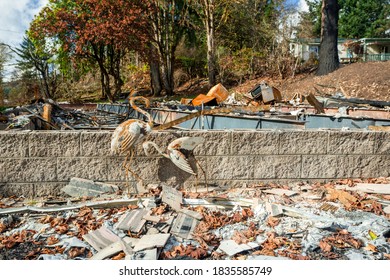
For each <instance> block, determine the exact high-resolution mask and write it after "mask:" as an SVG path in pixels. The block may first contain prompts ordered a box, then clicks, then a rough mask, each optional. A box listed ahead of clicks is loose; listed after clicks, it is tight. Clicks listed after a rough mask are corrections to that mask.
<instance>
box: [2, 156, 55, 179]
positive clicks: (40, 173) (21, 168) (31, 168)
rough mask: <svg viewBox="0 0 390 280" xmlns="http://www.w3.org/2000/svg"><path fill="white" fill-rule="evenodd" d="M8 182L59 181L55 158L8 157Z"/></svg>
mask: <svg viewBox="0 0 390 280" xmlns="http://www.w3.org/2000/svg"><path fill="white" fill-rule="evenodd" d="M5 162H6V170H7V174H6V175H5V177H6V181H7V182H23V183H28V182H55V181H57V173H56V159H55V158H29V159H8V160H6V161H5Z"/></svg>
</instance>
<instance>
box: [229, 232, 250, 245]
mask: <svg viewBox="0 0 390 280" xmlns="http://www.w3.org/2000/svg"><path fill="white" fill-rule="evenodd" d="M232 239H233V240H234V241H235V242H236V243H237V244H247V243H248V242H249V240H248V238H246V237H245V235H244V234H243V233H242V232H239V231H235V232H234V234H233V236H232Z"/></svg>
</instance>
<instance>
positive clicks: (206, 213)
mask: <svg viewBox="0 0 390 280" xmlns="http://www.w3.org/2000/svg"><path fill="white" fill-rule="evenodd" d="M113 191H116V192H117V193H111V194H109V193H104V194H98V195H97V196H95V197H94V198H92V197H68V198H67V199H64V198H50V199H47V200H46V201H42V202H33V201H31V200H30V201H28V200H24V199H23V198H17V197H3V198H2V199H1V200H0V208H1V209H0V259H17V260H25V259H27V260H29V259H31V260H36V259H43V260H48V259H62V260H66V259H81V260H84V259H95V260H103V259H112V260H120V259H127V260H141V259H149V260H153V259H154V260H156V259H201V260H202V259H215V260H227V259H229V260H231V259H233V260H234V259H238V260H254V259H255V260H257V259H261V260H272V259H295V260H329V259H338V260H347V259H353V260H355V259H367V260H384V259H390V221H389V219H390V209H389V208H390V178H376V179H369V180H358V179H354V180H351V179H345V180H339V181H335V182H333V183H313V184H308V183H303V182H302V183H295V184H290V185H276V184H257V185H251V186H247V185H246V184H244V185H243V186H242V187H241V188H235V189H219V188H209V189H201V190H198V192H197V193H195V192H187V191H178V190H176V189H173V188H171V187H169V186H166V185H149V188H148V193H145V194H142V195H141V194H139V195H134V196H133V197H130V198H129V197H124V196H123V195H122V194H120V193H118V191H117V190H115V188H114V189H113ZM34 203H35V205H32V204H34Z"/></svg>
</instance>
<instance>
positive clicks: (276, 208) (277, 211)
mask: <svg viewBox="0 0 390 280" xmlns="http://www.w3.org/2000/svg"><path fill="white" fill-rule="evenodd" d="M265 209H266V210H267V212H268V213H269V214H270V215H271V216H272V217H277V216H281V215H283V207H282V206H281V205H278V204H273V203H269V202H266V203H265Z"/></svg>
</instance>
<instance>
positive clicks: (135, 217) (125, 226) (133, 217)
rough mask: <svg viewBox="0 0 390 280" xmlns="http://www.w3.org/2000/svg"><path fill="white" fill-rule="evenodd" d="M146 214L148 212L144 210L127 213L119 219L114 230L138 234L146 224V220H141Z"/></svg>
mask: <svg viewBox="0 0 390 280" xmlns="http://www.w3.org/2000/svg"><path fill="white" fill-rule="evenodd" d="M146 214H148V210H147V209H145V208H143V209H136V210H133V211H131V212H128V213H126V214H124V215H123V216H122V217H121V218H120V219H119V221H118V223H117V225H116V228H117V229H121V230H130V231H131V232H133V233H138V232H140V231H141V229H142V227H143V226H144V225H145V223H146V220H145V219H143V217H144V216H145V215H146Z"/></svg>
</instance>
